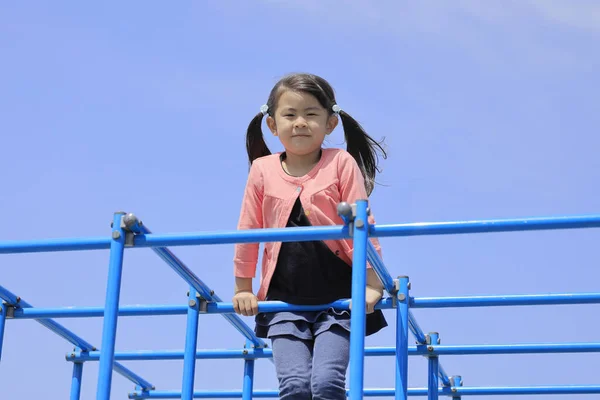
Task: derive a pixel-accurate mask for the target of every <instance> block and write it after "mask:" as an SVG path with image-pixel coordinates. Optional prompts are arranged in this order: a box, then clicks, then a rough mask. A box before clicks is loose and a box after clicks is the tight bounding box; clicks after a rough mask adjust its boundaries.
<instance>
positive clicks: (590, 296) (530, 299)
mask: <svg viewBox="0 0 600 400" xmlns="http://www.w3.org/2000/svg"><path fill="white" fill-rule="evenodd" d="M597 303H600V293H557V294H525V295H497V296H463V297H415V298H411V302H410V307H411V308H448V307H491V306H531V305H556V304H597Z"/></svg>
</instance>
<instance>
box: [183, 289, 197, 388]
mask: <svg viewBox="0 0 600 400" xmlns="http://www.w3.org/2000/svg"><path fill="white" fill-rule="evenodd" d="M188 302H189V309H188V314H187V325H186V330H185V332H186V333H185V353H184V356H183V382H182V388H181V399H182V400H192V399H193V398H194V377H195V372H196V345H197V343H198V312H199V311H200V308H199V304H198V299H197V296H196V290H195V289H194V288H193V287H190V291H189V294H188Z"/></svg>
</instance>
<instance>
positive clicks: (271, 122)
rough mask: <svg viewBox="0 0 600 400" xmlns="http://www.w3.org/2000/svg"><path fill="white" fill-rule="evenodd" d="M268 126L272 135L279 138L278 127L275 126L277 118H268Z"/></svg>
mask: <svg viewBox="0 0 600 400" xmlns="http://www.w3.org/2000/svg"><path fill="white" fill-rule="evenodd" d="M267 126H268V127H269V130H270V131H271V133H272V134H273V135H274V136H277V125H276V124H275V118H273V117H271V116H270V115H269V116H268V117H267Z"/></svg>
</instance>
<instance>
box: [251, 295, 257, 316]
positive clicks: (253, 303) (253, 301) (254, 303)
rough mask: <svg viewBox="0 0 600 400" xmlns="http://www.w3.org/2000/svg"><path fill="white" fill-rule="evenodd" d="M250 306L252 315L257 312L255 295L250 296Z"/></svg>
mask: <svg viewBox="0 0 600 400" xmlns="http://www.w3.org/2000/svg"><path fill="white" fill-rule="evenodd" d="M251 306H252V315H256V314H258V300H257V298H256V297H253V298H252V302H251Z"/></svg>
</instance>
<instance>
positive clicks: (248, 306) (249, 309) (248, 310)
mask: <svg viewBox="0 0 600 400" xmlns="http://www.w3.org/2000/svg"><path fill="white" fill-rule="evenodd" d="M244 315H245V316H246V317H249V316H250V315H252V303H251V301H250V300H249V299H246V300H245V301H244Z"/></svg>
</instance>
